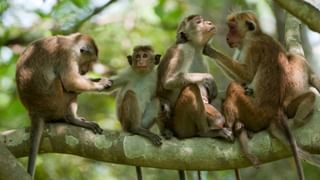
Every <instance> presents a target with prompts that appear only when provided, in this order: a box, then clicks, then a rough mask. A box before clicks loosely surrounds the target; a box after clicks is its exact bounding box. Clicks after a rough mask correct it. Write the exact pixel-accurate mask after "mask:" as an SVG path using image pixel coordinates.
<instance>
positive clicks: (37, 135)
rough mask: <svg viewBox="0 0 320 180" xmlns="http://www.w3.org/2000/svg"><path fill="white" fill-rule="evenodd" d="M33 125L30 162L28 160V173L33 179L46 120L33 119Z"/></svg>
mask: <svg viewBox="0 0 320 180" xmlns="http://www.w3.org/2000/svg"><path fill="white" fill-rule="evenodd" d="M31 119H32V125H31V137H30V140H31V144H30V151H29V160H28V173H29V174H30V175H31V177H33V176H34V172H35V163H36V159H37V154H38V151H39V146H40V141H41V137H42V133H43V129H44V120H43V119H42V118H34V117H32V118H31Z"/></svg>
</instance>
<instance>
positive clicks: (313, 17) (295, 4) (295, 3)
mask: <svg viewBox="0 0 320 180" xmlns="http://www.w3.org/2000/svg"><path fill="white" fill-rule="evenodd" d="M274 1H275V2H277V3H278V4H279V6H281V7H282V8H283V9H285V10H287V11H288V12H289V13H290V14H292V15H293V16H295V17H297V18H299V19H300V20H301V21H302V22H303V23H304V24H306V25H307V26H308V27H309V28H310V29H311V30H313V31H316V32H320V23H319V19H320V11H319V10H318V9H317V8H316V7H314V6H312V5H311V4H309V3H307V2H304V1H303V0H290V1H288V0H274Z"/></svg>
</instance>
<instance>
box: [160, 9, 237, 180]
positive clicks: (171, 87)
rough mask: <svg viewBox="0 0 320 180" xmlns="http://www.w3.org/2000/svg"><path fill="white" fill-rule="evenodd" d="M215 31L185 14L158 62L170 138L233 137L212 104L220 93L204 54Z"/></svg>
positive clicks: (164, 130) (198, 18) (207, 23)
mask: <svg viewBox="0 0 320 180" xmlns="http://www.w3.org/2000/svg"><path fill="white" fill-rule="evenodd" d="M215 31H216V28H215V25H214V24H213V23H212V22H211V21H207V20H204V19H203V18H202V17H201V16H200V15H190V16H188V17H186V18H184V20H182V22H181V23H180V25H179V26H178V28H177V33H176V42H175V43H174V44H173V45H172V46H171V47H169V48H168V49H167V51H166V53H165V55H164V57H163V58H162V60H161V62H160V64H159V66H158V87H157V94H158V96H159V98H160V101H161V105H162V106H164V108H162V109H169V110H170V113H168V114H169V115H167V116H169V117H167V118H163V119H164V120H165V122H164V128H160V129H162V132H161V134H163V135H164V136H165V137H166V136H167V138H170V136H171V135H174V136H176V137H177V138H180V139H182V138H190V137H195V136H198V137H211V138H214V137H222V138H224V139H227V140H228V141H233V135H232V133H231V132H230V131H229V130H228V129H226V128H224V123H225V120H224V117H223V116H222V114H221V113H220V112H219V111H218V110H217V109H216V108H215V107H214V106H212V105H211V104H210V102H211V101H212V100H213V99H214V98H215V97H216V96H217V85H216V83H215V81H214V78H213V77H212V75H211V74H209V73H208V65H207V64H206V62H205V61H204V60H203V58H202V50H203V47H204V45H205V44H207V42H208V41H209V40H210V39H211V37H212V36H213V35H214V34H215ZM167 112H168V110H167ZM199 174H200V173H199ZM179 177H180V179H185V173H184V170H179Z"/></svg>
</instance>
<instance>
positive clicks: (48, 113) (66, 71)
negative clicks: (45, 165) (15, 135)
mask: <svg viewBox="0 0 320 180" xmlns="http://www.w3.org/2000/svg"><path fill="white" fill-rule="evenodd" d="M97 57H98V48H97V46H96V44H95V42H94V40H93V39H92V38H91V37H90V36H89V35H85V34H81V33H75V34H71V35H67V36H62V35H57V36H51V37H46V38H43V39H39V40H36V41H34V42H32V43H31V44H30V45H29V46H28V47H27V48H26V49H25V50H24V52H23V53H22V54H21V56H20V58H19V59H18V62H17V64H16V85H17V91H18V95H19V97H20V100H21V102H22V104H23V105H24V107H25V108H26V109H27V111H28V114H29V117H30V119H31V138H30V139H31V144H30V151H29V160H28V173H29V174H30V175H31V176H32V177H33V176H34V172H35V161H36V156H37V153H38V150H39V146H40V142H41V137H42V133H43V130H44V128H45V127H44V125H45V123H46V122H51V121H52V122H54V121H58V120H62V119H63V120H64V121H66V122H67V123H70V124H73V125H76V126H79V127H83V128H87V129H90V130H91V131H93V132H94V133H98V134H101V133H102V131H103V130H102V129H101V128H100V127H99V125H98V124H96V123H94V122H90V121H87V120H85V118H83V117H79V116H78V115H77V107H78V105H77V96H78V95H79V94H80V93H81V92H88V91H92V92H93V91H96V92H101V91H105V90H106V89H108V88H109V87H110V86H111V85H112V82H111V81H109V80H108V79H107V78H101V79H100V80H97V81H91V80H90V79H89V78H86V77H85V76H84V75H85V74H86V73H87V72H88V71H90V70H91V68H92V65H93V63H95V62H96V61H97Z"/></svg>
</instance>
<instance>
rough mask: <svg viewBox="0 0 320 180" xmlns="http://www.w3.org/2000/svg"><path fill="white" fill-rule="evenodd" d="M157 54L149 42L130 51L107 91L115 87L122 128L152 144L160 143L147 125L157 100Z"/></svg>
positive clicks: (156, 111) (155, 112) (154, 115)
mask: <svg viewBox="0 0 320 180" xmlns="http://www.w3.org/2000/svg"><path fill="white" fill-rule="evenodd" d="M160 57H161V55H160V54H155V53H154V50H153V48H152V46H149V45H139V46H135V47H134V49H133V54H132V55H128V56H127V60H128V63H129V65H130V67H128V68H127V69H125V70H123V71H122V72H121V73H119V74H118V75H116V76H112V77H110V80H111V81H112V82H113V84H112V87H110V88H109V89H108V91H113V90H115V89H118V94H117V100H116V102H117V103H116V104H117V116H118V119H119V121H120V123H121V126H122V129H123V130H124V131H127V132H130V133H132V134H137V135H140V136H143V137H145V138H146V139H148V140H149V141H150V142H151V143H152V144H154V145H156V146H160V145H161V144H162V141H161V138H160V136H158V135H156V134H154V133H152V132H151V131H150V130H149V128H151V126H152V125H153V124H155V123H156V122H157V117H158V114H159V113H160V101H159V99H158V98H157V97H156V88H157V69H156V65H158V64H159V62H160ZM136 172H137V179H139V180H141V179H142V172H141V167H139V166H136Z"/></svg>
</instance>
